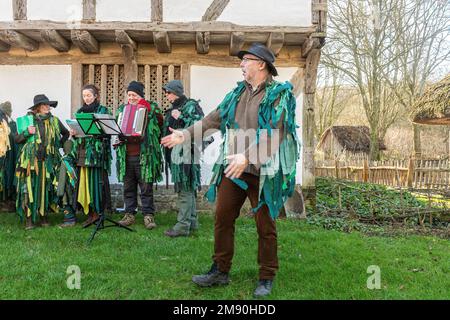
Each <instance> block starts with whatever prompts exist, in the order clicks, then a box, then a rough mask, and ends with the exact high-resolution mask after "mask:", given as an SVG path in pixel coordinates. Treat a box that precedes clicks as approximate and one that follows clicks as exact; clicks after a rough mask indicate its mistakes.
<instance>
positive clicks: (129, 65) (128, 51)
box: [122, 45, 138, 100]
mask: <svg viewBox="0 0 450 320" xmlns="http://www.w3.org/2000/svg"><path fill="white" fill-rule="evenodd" d="M122 54H123V59H124V77H125V80H124V83H125V87H127V86H128V84H129V83H130V82H131V81H136V80H137V79H138V65H137V60H136V51H135V50H134V49H133V47H131V46H129V45H123V46H122ZM124 94H125V95H126V92H124ZM125 100H126V99H125Z"/></svg>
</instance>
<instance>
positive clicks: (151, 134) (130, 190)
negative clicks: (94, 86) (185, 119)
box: [116, 81, 164, 229]
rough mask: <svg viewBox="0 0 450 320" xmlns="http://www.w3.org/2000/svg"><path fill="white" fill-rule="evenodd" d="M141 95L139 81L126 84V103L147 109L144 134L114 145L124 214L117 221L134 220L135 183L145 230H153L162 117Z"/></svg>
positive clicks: (127, 222)
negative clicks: (154, 190) (154, 187)
mask: <svg viewBox="0 0 450 320" xmlns="http://www.w3.org/2000/svg"><path fill="white" fill-rule="evenodd" d="M144 96H145V94H144V85H143V84H142V83H141V82H138V81H132V82H131V83H130V84H129V85H128V88H127V97H128V103H129V104H132V105H142V106H145V107H146V108H147V111H148V112H147V121H146V128H145V130H144V135H143V136H141V137H132V136H129V137H125V138H124V140H123V141H122V142H121V143H120V144H119V145H117V146H116V154H117V176H118V180H119V181H123V198H124V203H125V215H124V216H123V218H122V220H120V221H119V223H120V224H121V225H123V226H131V225H132V224H134V223H135V221H136V217H135V216H136V213H137V207H138V201H137V196H138V186H139V189H140V191H141V192H140V196H141V204H142V214H143V216H144V225H145V227H146V228H147V229H153V228H155V227H156V223H155V218H154V215H155V203H154V199H153V183H156V182H159V181H161V180H162V150H161V149H162V148H161V145H160V144H159V139H160V136H161V130H162V126H163V121H164V119H163V115H162V112H161V110H160V109H159V107H158V105H157V103H156V102H154V101H147V100H145V99H144ZM124 107H125V105H121V106H120V107H119V109H118V110H117V117H119V115H120V114H121V113H122V112H123V109H124Z"/></svg>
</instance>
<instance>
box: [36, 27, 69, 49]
mask: <svg viewBox="0 0 450 320" xmlns="http://www.w3.org/2000/svg"><path fill="white" fill-rule="evenodd" d="M41 38H42V39H43V40H44V41H45V42H47V43H48V44H49V45H50V46H52V47H53V48H54V49H55V50H57V51H58V52H67V51H69V50H70V42H69V41H67V40H66V38H64V37H63V36H61V35H60V34H59V33H58V31H56V30H42V31H41Z"/></svg>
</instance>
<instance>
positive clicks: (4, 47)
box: [0, 41, 11, 52]
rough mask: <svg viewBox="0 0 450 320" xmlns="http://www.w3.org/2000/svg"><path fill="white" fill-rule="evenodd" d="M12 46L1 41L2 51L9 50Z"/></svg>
mask: <svg viewBox="0 0 450 320" xmlns="http://www.w3.org/2000/svg"><path fill="white" fill-rule="evenodd" d="M9 49H11V46H10V45H9V44H7V43H5V42H3V41H0V52H8V51H9Z"/></svg>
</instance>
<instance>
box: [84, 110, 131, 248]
mask: <svg viewBox="0 0 450 320" xmlns="http://www.w3.org/2000/svg"><path fill="white" fill-rule="evenodd" d="M77 121H78V122H80V121H88V120H86V119H83V120H79V119H77ZM80 127H81V128H82V130H83V131H84V133H85V134H86V135H93V136H98V137H99V138H101V139H102V144H103V148H102V154H101V163H102V164H103V163H104V161H105V150H106V148H107V147H109V137H111V136H113V135H119V136H123V134H122V131H121V130H120V128H119V126H118V125H117V122H116V119H115V118H114V117H112V116H110V115H106V114H93V117H92V119H91V123H90V124H88V126H86V123H85V124H84V125H82V124H81V123H80ZM85 128H87V129H86V130H85ZM103 183H104V182H103V171H102V179H101V181H100V184H101V186H102V188H101V189H102V190H104V188H103ZM102 206H103V204H102ZM105 221H109V222H111V223H112V225H105ZM93 224H95V228H94V230H93V232H92V234H91V236H90V237H89V240H88V244H90V243H91V242H92V240H94V237H95V235H96V234H97V232H98V231H99V230H102V229H105V228H110V227H119V228H123V229H126V230H128V231H134V230H133V229H131V228H128V227H126V226H123V225H121V224H120V223H118V222H116V221H114V220H112V219H111V218H108V217H106V215H105V213H104V208H102V210H101V212H99V217H98V218H97V219H96V220H94V221H92V222H91V223H89V224H87V225H86V226H84V227H83V228H87V227H90V226H91V225H93Z"/></svg>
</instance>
